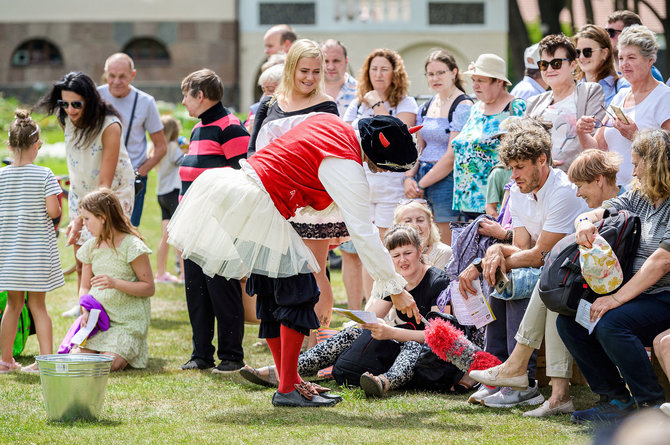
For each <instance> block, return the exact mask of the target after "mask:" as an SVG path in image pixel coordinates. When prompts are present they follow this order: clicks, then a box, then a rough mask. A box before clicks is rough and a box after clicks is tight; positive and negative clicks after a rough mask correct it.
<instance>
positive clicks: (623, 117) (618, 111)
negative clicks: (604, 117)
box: [610, 105, 630, 125]
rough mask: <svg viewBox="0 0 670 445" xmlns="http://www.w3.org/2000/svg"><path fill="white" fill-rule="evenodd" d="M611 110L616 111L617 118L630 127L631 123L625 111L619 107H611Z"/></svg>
mask: <svg viewBox="0 0 670 445" xmlns="http://www.w3.org/2000/svg"><path fill="white" fill-rule="evenodd" d="M610 108H611V109H612V110H613V111H614V114H616V117H617V118H619V120H620V121H621V122H623V123H624V124H626V125H628V124H630V122H629V121H628V118H627V117H626V115H625V114H624V112H623V110H622V109H621V108H619V107H617V106H614V105H610Z"/></svg>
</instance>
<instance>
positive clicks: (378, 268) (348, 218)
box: [319, 157, 407, 298]
mask: <svg viewBox="0 0 670 445" xmlns="http://www.w3.org/2000/svg"><path fill="white" fill-rule="evenodd" d="M342 178H346V180H345V181H343V180H342ZM319 180H320V181H321V184H323V186H324V188H325V189H326V191H327V192H328V194H329V195H330V197H331V198H333V201H334V202H335V204H336V205H337V207H338V208H339V210H340V213H341V215H342V219H343V220H344V223H345V224H346V226H347V230H348V231H349V235H351V241H352V242H353V243H354V247H356V252H358V256H359V257H360V259H361V261H362V262H363V266H365V269H366V270H367V271H368V272H369V273H370V276H371V277H372V278H373V279H374V280H375V283H374V285H373V287H372V297H376V298H384V297H385V296H387V295H391V294H398V293H400V292H402V290H403V289H404V287H405V285H406V284H407V281H405V279H404V278H403V277H402V276H401V275H400V274H398V273H397V272H396V271H395V268H394V267H393V261H391V255H390V254H389V253H388V250H386V248H385V247H384V245H383V244H382V241H381V239H380V237H379V230H377V227H376V226H375V225H374V224H372V221H371V220H370V202H369V200H368V196H369V194H370V192H369V185H368V181H367V179H366V177H365V171H364V170H363V168H362V167H361V165H360V164H359V163H357V162H356V161H352V160H350V159H340V158H332V157H328V158H325V159H324V160H323V161H322V162H321V165H320V166H319ZM352 197H356V199H353V198H352ZM326 211H328V209H326V210H324V212H326Z"/></svg>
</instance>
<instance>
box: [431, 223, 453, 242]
mask: <svg viewBox="0 0 670 445" xmlns="http://www.w3.org/2000/svg"><path fill="white" fill-rule="evenodd" d="M435 224H436V225H437V228H438V229H440V240H441V241H442V242H443V243H444V244H446V245H448V246H451V227H449V223H448V222H436V223H435Z"/></svg>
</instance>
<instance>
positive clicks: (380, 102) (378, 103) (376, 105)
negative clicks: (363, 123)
mask: <svg viewBox="0 0 670 445" xmlns="http://www.w3.org/2000/svg"><path fill="white" fill-rule="evenodd" d="M383 103H384V101H383V100H380V101H379V102H377V103H376V104H374V105H373V106H371V107H370V109H371V110H374V109H375V107H378V106H380V105H381V104H383Z"/></svg>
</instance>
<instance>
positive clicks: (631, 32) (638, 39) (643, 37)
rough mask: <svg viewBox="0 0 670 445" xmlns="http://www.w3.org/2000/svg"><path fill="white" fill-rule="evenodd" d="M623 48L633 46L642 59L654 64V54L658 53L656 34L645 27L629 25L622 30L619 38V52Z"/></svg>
mask: <svg viewBox="0 0 670 445" xmlns="http://www.w3.org/2000/svg"><path fill="white" fill-rule="evenodd" d="M624 46H635V47H637V49H639V50H640V54H642V57H644V58H645V59H652V60H653V61H654V62H656V53H657V52H658V42H657V41H656V33H654V31H652V30H650V29H649V28H647V27H646V26H644V25H631V26H629V27H627V28H624V30H623V32H622V33H621V35H620V36H619V43H618V47H619V50H621V48H622V47H624Z"/></svg>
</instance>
